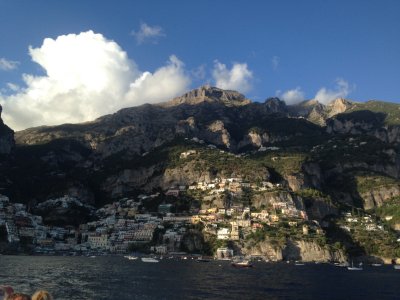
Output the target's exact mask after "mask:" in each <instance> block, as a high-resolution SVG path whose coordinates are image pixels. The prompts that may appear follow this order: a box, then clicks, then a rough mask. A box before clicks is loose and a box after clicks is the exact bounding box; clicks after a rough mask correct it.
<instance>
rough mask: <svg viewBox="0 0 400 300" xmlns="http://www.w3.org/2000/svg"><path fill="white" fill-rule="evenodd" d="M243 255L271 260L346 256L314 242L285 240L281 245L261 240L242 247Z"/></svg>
mask: <svg viewBox="0 0 400 300" xmlns="http://www.w3.org/2000/svg"><path fill="white" fill-rule="evenodd" d="M242 251H243V253H244V254H245V255H260V256H264V257H266V258H268V259H269V260H271V261H282V260H292V261H294V260H301V261H303V262H331V261H336V262H345V261H347V256H346V255H345V254H344V253H343V252H342V251H333V250H330V249H328V248H327V247H322V246H320V245H318V244H317V243H315V242H307V241H305V240H298V241H294V240H287V241H286V243H285V244H284V245H283V246H278V245H276V244H274V243H271V241H268V240H266V241H263V242H260V243H258V244H257V245H255V246H253V247H249V248H248V247H247V248H242Z"/></svg>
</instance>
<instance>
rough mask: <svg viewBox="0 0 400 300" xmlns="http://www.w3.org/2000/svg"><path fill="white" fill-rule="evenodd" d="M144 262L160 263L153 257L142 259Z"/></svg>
mask: <svg viewBox="0 0 400 300" xmlns="http://www.w3.org/2000/svg"><path fill="white" fill-rule="evenodd" d="M142 262H146V263H158V262H159V261H158V260H157V259H155V258H152V257H142Z"/></svg>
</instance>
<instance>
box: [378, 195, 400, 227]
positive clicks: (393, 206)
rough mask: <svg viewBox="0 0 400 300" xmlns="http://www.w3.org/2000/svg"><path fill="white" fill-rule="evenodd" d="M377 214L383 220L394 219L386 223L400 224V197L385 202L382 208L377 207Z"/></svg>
mask: <svg viewBox="0 0 400 300" xmlns="http://www.w3.org/2000/svg"><path fill="white" fill-rule="evenodd" d="M375 213H376V215H377V216H379V217H380V218H382V219H385V217H392V218H391V219H390V220H387V221H386V222H387V223H388V224H389V225H394V224H400V197H395V198H393V199H392V200H390V201H387V202H385V203H384V204H383V205H382V206H381V207H377V208H376V209H375Z"/></svg>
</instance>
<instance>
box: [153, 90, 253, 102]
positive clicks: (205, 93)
mask: <svg viewBox="0 0 400 300" xmlns="http://www.w3.org/2000/svg"><path fill="white" fill-rule="evenodd" d="M202 102H209V103H222V104H224V105H226V106H242V105H247V104H249V103H251V101H250V100H249V99H246V97H245V96H244V95H243V94H240V93H239V92H236V91H231V90H223V89H220V88H217V87H212V86H210V85H204V86H201V87H199V88H197V89H194V90H191V91H189V92H187V93H185V94H183V95H182V96H180V97H176V98H174V99H172V100H171V101H168V102H166V103H162V104H160V105H161V106H163V107H171V106H178V105H181V104H188V105H196V104H199V103H202Z"/></svg>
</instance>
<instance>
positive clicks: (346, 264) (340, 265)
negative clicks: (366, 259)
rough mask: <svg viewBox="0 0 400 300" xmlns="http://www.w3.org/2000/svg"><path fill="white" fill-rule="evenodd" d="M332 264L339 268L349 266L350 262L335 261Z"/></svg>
mask: <svg viewBox="0 0 400 300" xmlns="http://www.w3.org/2000/svg"><path fill="white" fill-rule="evenodd" d="M334 265H335V267H339V268H347V267H349V266H350V264H349V263H348V262H342V263H338V262H337V263H335V264H334Z"/></svg>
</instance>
